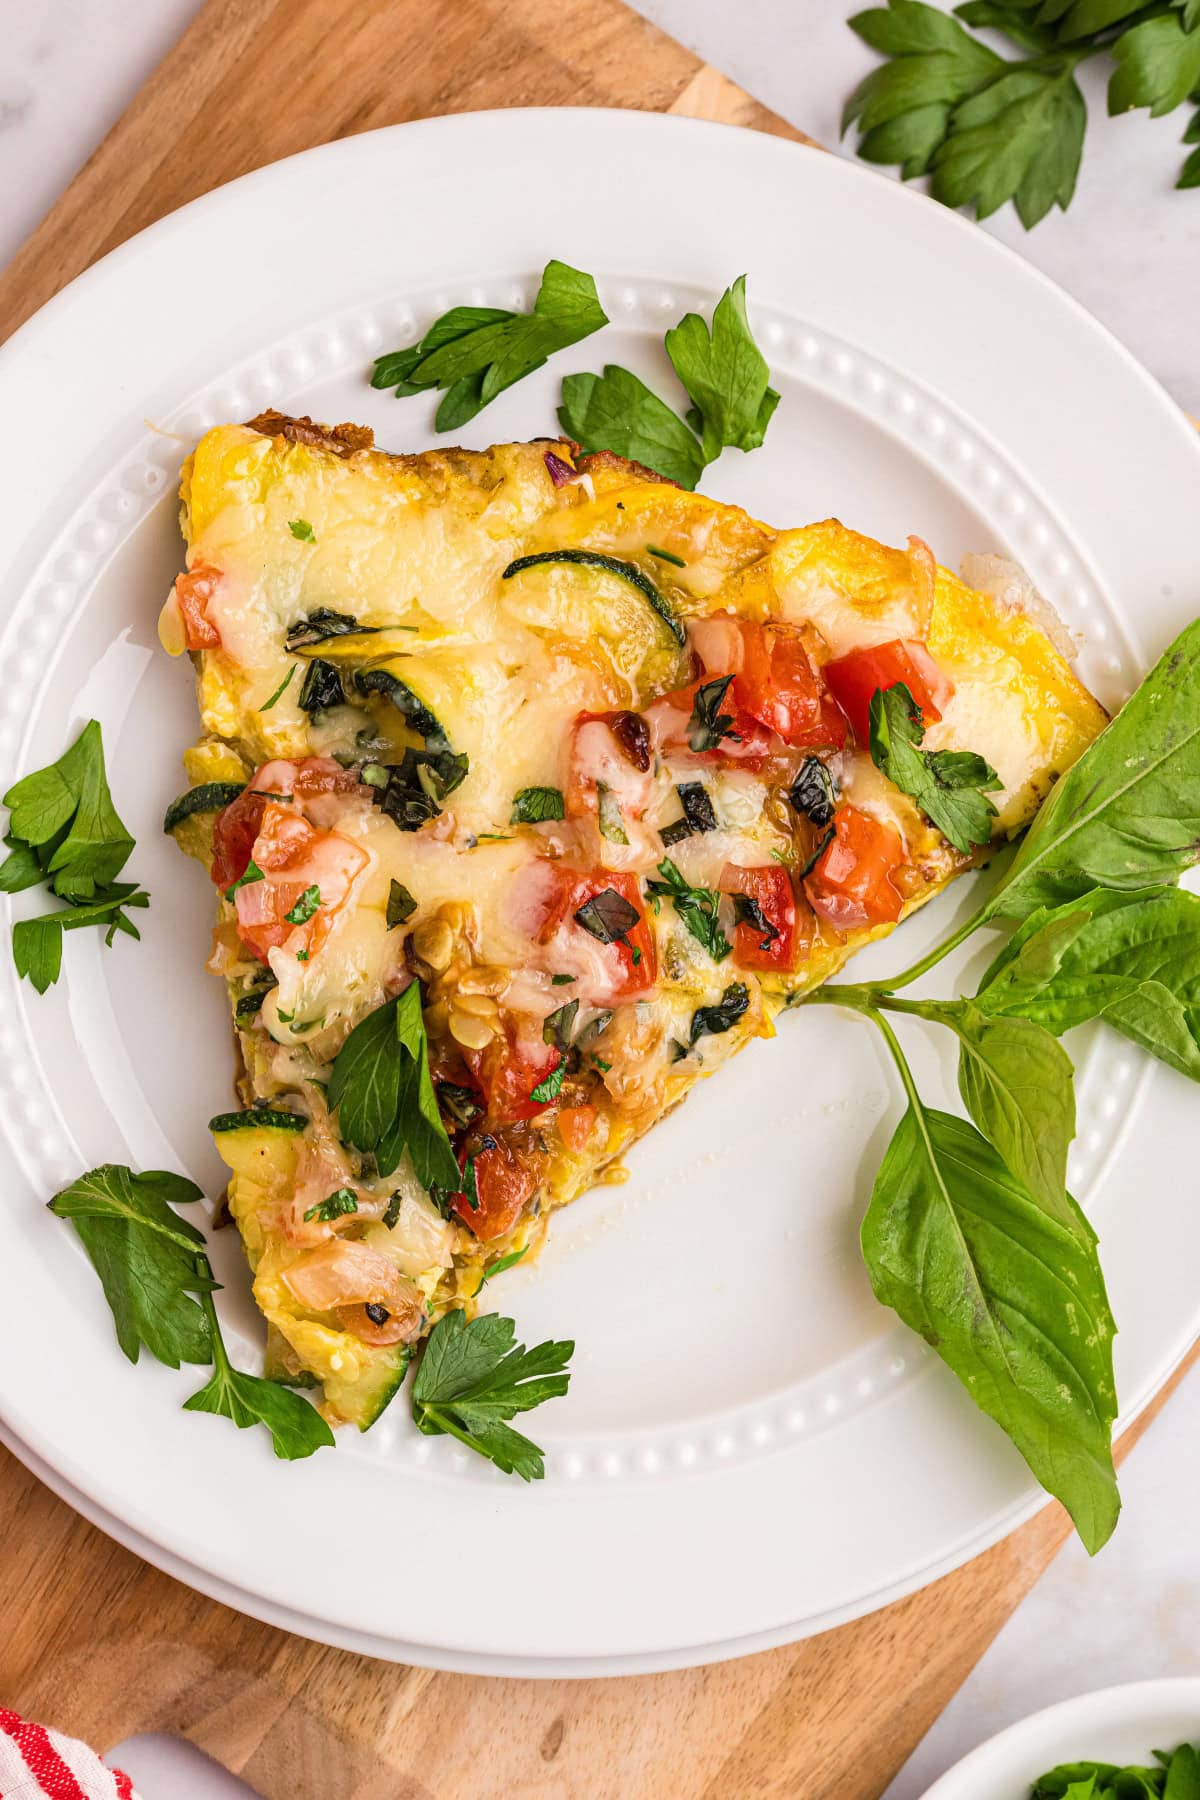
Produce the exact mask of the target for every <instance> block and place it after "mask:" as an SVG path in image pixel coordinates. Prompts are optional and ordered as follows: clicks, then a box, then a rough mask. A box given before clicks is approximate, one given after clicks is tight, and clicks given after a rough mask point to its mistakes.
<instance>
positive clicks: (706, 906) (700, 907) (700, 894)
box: [646, 856, 733, 962]
mask: <svg viewBox="0 0 1200 1800" xmlns="http://www.w3.org/2000/svg"><path fill="white" fill-rule="evenodd" d="M658 876H659V879H658V880H657V881H648V882H647V883H646V892H647V893H648V894H649V895H650V897H651V900H652V901H653V903H654V906H655V908H656V909H657V906H658V903H659V901H660V900H664V899H665V900H670V902H671V903H672V905H673V906H674V908H675V911H676V913H677V914H678V916H679V918H680V921H681V922H682V923H683V924H684V925H686V926H687V929H688V930H689V931H690V932H691V934H692V936H693V937H694V938H695V940H696V942H697V943H698V944H701V945H702V946H703V947H704V949H705V950H707V951H708V954H709V955H710V956H711V957H712V959H713V961H714V962H724V960H725V958H726V957H727V956H728V955H729V952H730V950H731V949H732V947H733V946H732V945H731V944H730V942H729V939H728V938H727V937H726V936H725V933H724V932H723V931H722V929H721V922H720V919H719V918H718V916H717V915H718V908H719V907H720V904H721V896H720V894H718V893H717V892H716V891H715V889H713V888H701V887H693V886H692V885H691V883H690V882H689V881H687V880H685V878H684V876H683V874H682V873H681V871H680V869H679V867H678V865H677V864H675V863H673V862H672V861H671V858H670V857H669V856H664V857H663V859H662V861H661V862H660V863H659V865H658Z"/></svg>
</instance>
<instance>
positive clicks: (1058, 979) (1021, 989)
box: [977, 888, 1200, 1081]
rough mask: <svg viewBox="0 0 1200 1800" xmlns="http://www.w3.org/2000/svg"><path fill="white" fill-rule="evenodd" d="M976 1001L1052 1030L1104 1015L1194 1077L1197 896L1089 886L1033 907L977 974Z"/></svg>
mask: <svg viewBox="0 0 1200 1800" xmlns="http://www.w3.org/2000/svg"><path fill="white" fill-rule="evenodd" d="M977 1003H978V1005H979V1006H980V1007H982V1008H984V1009H985V1010H986V1011H987V1012H990V1013H993V1014H1005V1015H1008V1016H1010V1017H1012V1016H1019V1017H1021V1018H1025V1019H1032V1020H1035V1021H1036V1022H1037V1023H1038V1024H1040V1025H1044V1026H1045V1027H1046V1029H1047V1030H1049V1031H1053V1032H1055V1033H1057V1034H1061V1033H1062V1032H1064V1031H1069V1030H1070V1029H1071V1028H1072V1027H1073V1026H1076V1025H1083V1024H1086V1022H1087V1021H1088V1020H1089V1019H1097V1018H1098V1019H1103V1020H1104V1022H1105V1023H1106V1024H1107V1025H1111V1026H1112V1027H1113V1028H1114V1029H1115V1030H1117V1031H1120V1032H1123V1033H1124V1035H1125V1036H1126V1037H1128V1038H1131V1039H1132V1040H1133V1042H1134V1043H1136V1044H1139V1045H1140V1046H1141V1047H1142V1049H1143V1050H1148V1051H1149V1052H1150V1054H1151V1055H1153V1056H1157V1057H1158V1058H1159V1059H1160V1060H1161V1061H1163V1062H1166V1063H1169V1064H1170V1065H1171V1067H1172V1068H1175V1069H1178V1070H1179V1071H1180V1073H1181V1074H1183V1075H1189V1076H1191V1078H1192V1080H1194V1081H1196V1080H1200V896H1198V895H1196V894H1191V893H1187V892H1185V891H1184V890H1183V889H1180V888H1148V889H1142V890H1139V891H1135V892H1134V893H1131V894H1123V893H1114V892H1109V891H1106V890H1104V889H1096V890H1095V892H1093V893H1091V894H1088V895H1085V896H1083V897H1082V898H1081V899H1079V900H1078V901H1075V900H1068V901H1066V902H1065V903H1064V904H1063V905H1062V906H1060V907H1057V908H1051V909H1047V908H1039V909H1038V911H1037V912H1034V913H1031V914H1030V916H1029V917H1028V919H1026V920H1025V922H1024V924H1023V925H1022V926H1021V928H1020V930H1019V931H1017V932H1016V933H1015V935H1014V936H1013V937H1012V938H1010V940H1009V942H1008V943H1007V944H1006V945H1005V946H1004V948H1003V949H1002V950H1001V951H1000V953H999V955H998V956H997V957H996V958H995V960H994V961H993V963H992V964H991V967H990V968H989V969H988V970H987V972H986V973H985V974H984V976H983V979H982V981H981V982H980V985H979V993H978V996H977Z"/></svg>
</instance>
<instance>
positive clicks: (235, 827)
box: [212, 782, 267, 893]
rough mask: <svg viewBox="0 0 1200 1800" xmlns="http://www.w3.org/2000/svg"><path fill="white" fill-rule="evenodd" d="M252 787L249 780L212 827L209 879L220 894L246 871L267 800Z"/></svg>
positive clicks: (252, 784)
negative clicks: (211, 854)
mask: <svg viewBox="0 0 1200 1800" xmlns="http://www.w3.org/2000/svg"><path fill="white" fill-rule="evenodd" d="M253 786H254V783H253V782H251V783H250V785H249V786H247V787H245V788H243V789H242V791H241V793H240V794H239V795H238V797H237V799H236V800H231V801H230V802H229V805H228V806H227V807H226V808H225V810H224V811H223V812H219V813H218V814H217V819H216V824H215V825H214V826H213V860H212V878H213V880H214V882H215V883H216V885H217V886H218V887H219V888H220V890H221V892H222V893H224V892H225V889H226V888H227V887H229V886H230V884H231V883H232V882H235V881H240V880H241V878H242V876H243V875H244V874H245V873H246V870H247V868H248V867H249V863H250V852H251V851H252V850H253V848H254V840H255V838H256V837H257V836H258V828H259V826H260V825H261V824H262V816H263V813H264V812H265V811H266V807H267V803H266V801H265V800H264V799H263V798H262V796H261V795H260V794H254V793H252V792H251V791H250V790H251V788H252V787H253Z"/></svg>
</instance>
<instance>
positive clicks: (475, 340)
mask: <svg viewBox="0 0 1200 1800" xmlns="http://www.w3.org/2000/svg"><path fill="white" fill-rule="evenodd" d="M607 324H608V314H607V313H606V312H605V311H604V308H603V307H602V306H601V304H600V301H599V298H598V297H597V294H596V283H595V282H594V281H593V279H592V277H591V276H590V275H585V274H584V273H583V271H582V270H581V269H573V268H571V267H570V265H569V264H567V263H563V262H557V261H551V262H548V263H547V264H546V267H545V269H544V270H543V272H542V281H541V286H540V287H539V288H538V291H537V297H536V298H535V300H534V303H533V310H532V312H528V313H516V312H508V311H505V310H504V309H503V308H501V307H494V306H456V307H453V308H452V309H451V310H450V311H449V312H448V313H443V314H442V316H441V318H440V319H438V320H436V321H435V323H434V324H433V325H431V326H430V328H429V330H428V331H427V332H426V333H425V335H424V337H423V338H421V340H420V341H419V343H416V344H413V345H412V346H410V348H409V349H407V350H395V351H392V352H391V353H390V354H389V355H387V356H381V357H380V358H379V359H378V361H377V362H376V364H375V372H374V374H373V375H372V377H371V386H372V387H377V388H392V389H394V390H395V393H396V395H397V397H398V398H400V397H403V396H405V395H408V394H419V393H422V392H423V391H425V390H426V389H428V388H443V389H445V390H446V397H445V399H444V400H443V401H442V403H441V405H440V406H439V407H438V410H437V418H436V420H435V424H436V426H437V429H438V430H439V431H457V430H458V428H459V426H460V425H465V424H466V423H467V421H468V420H470V419H473V418H474V417H475V415H476V413H478V412H482V410H483V408H484V407H485V406H487V405H488V404H489V402H491V401H492V400H494V399H495V398H496V395H497V394H500V393H502V392H503V391H504V389H505V388H507V387H511V386H512V385H513V383H514V382H515V381H520V380H521V378H522V376H524V375H529V374H531V373H532V371H533V370H534V369H540V368H541V366H542V364H543V363H544V362H545V361H546V359H547V357H549V356H552V355H553V354H554V352H555V351H556V350H565V349H566V348H567V346H568V345H570V344H577V343H578V342H579V340H580V339H581V338H585V337H588V336H589V335H590V334H591V333H592V332H593V331H599V329H600V327H601V326H602V325H607Z"/></svg>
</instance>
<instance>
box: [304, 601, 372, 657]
mask: <svg viewBox="0 0 1200 1800" xmlns="http://www.w3.org/2000/svg"><path fill="white" fill-rule="evenodd" d="M378 629H379V627H378V626H377V625H360V624H359V622H358V620H357V619H355V618H352V617H351V616H350V614H349V613H340V612H334V611H333V609H332V608H331V607H328V606H318V607H316V608H315V609H314V610H313V611H312V612H310V613H308V614H307V615H306V616H305V617H304V618H302V619H297V620H296V621H295V623H294V624H292V625H289V626H288V629H287V635H286V637H285V638H284V640H283V645H284V649H285V650H302V649H303V648H304V647H305V645H306V644H321V643H324V641H325V639H326V638H331V637H349V636H351V635H352V634H353V633H354V632H359V631H370V632H374V631H378Z"/></svg>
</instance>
